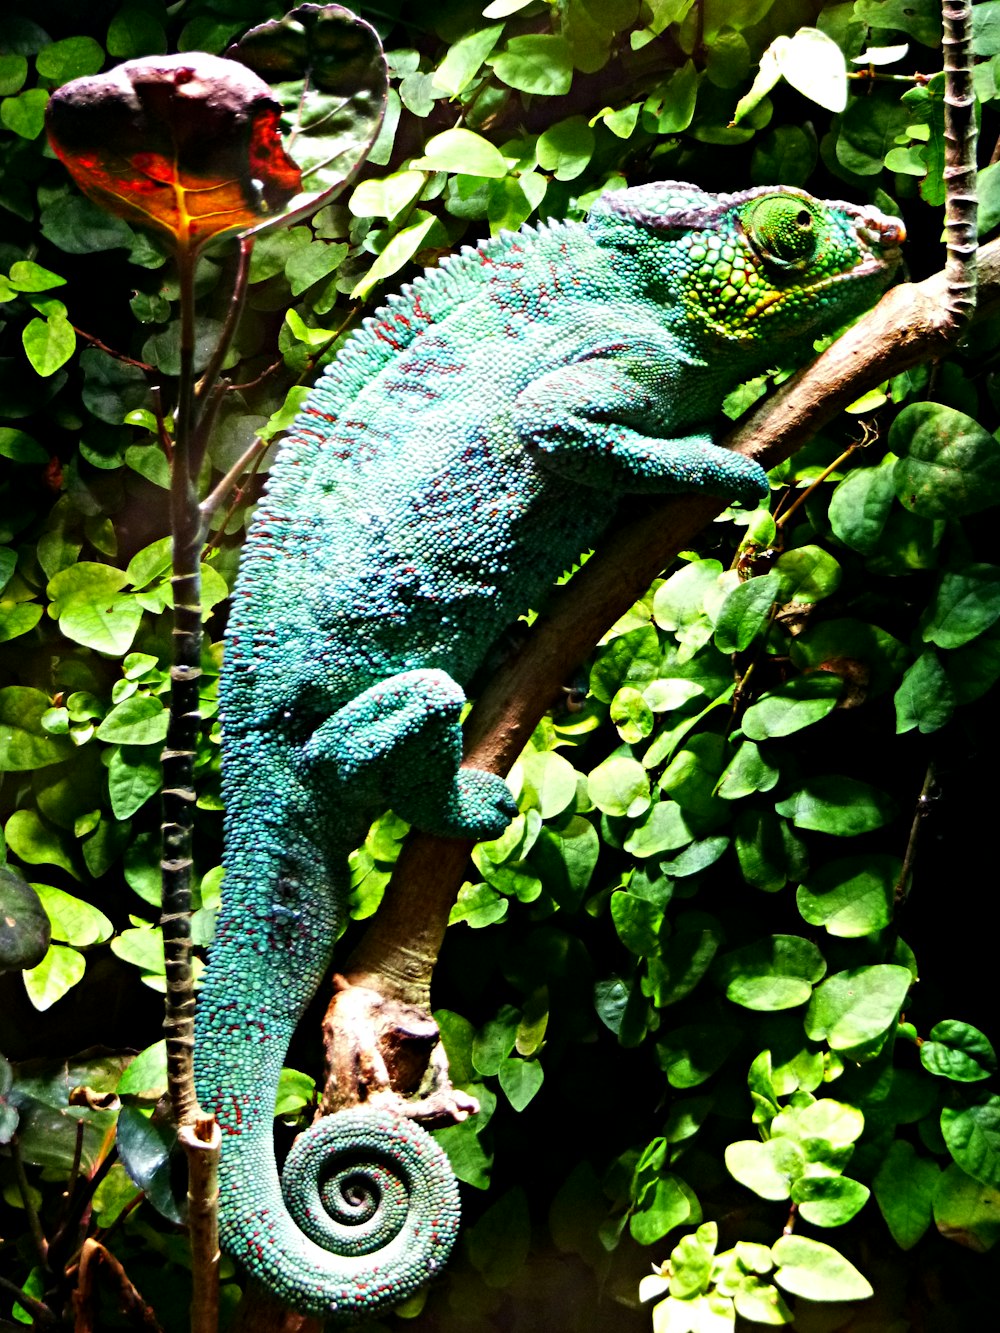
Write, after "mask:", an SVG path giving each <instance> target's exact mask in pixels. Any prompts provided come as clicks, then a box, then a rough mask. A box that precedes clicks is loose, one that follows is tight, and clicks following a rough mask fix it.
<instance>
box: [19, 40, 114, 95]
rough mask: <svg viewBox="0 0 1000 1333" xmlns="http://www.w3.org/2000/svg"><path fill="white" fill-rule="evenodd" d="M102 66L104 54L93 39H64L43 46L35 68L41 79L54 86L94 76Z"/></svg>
mask: <svg viewBox="0 0 1000 1333" xmlns="http://www.w3.org/2000/svg"><path fill="white" fill-rule="evenodd" d="M103 64H104V52H103V50H102V49H101V47H100V44H99V43H98V42H95V41H94V39H93V37H65V38H63V40H62V41H61V42H52V43H51V44H50V45H49V46H43V47H42V49H41V50H40V51H39V53H38V57H37V59H36V60H35V66H36V68H37V69H38V72H39V74H41V75H42V77H43V78H46V79H51V80H52V82H53V83H55V84H62V83H68V82H69V80H70V79H82V78H83V77H84V75H86V74H96V73H97V71H98V70H99V69H100V68H101V66H102V65H103Z"/></svg>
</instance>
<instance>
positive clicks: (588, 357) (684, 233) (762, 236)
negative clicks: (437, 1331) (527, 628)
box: [195, 182, 902, 1321]
mask: <svg viewBox="0 0 1000 1333" xmlns="http://www.w3.org/2000/svg"><path fill="white" fill-rule="evenodd" d="M901 239H902V228H901V227H900V225H899V224H898V223H897V222H896V221H895V220H893V219H891V218H886V217H884V216H882V215H881V214H879V213H876V212H875V211H874V210H859V209H856V208H854V207H852V206H851V205H849V204H843V203H821V202H819V201H817V200H814V199H812V198H811V197H810V196H808V195H805V194H803V193H802V192H800V191H796V190H790V189H781V188H773V189H761V190H753V191H748V192H746V193H744V194H736V195H729V196H724V195H709V194H705V193H703V192H702V191H700V190H698V189H697V188H696V187H694V186H690V185H683V184H679V183H677V182H664V183H660V184H653V185H645V186H640V187H638V188H635V189H629V190H623V191H621V192H618V193H612V194H607V195H604V196H602V198H601V199H600V200H599V201H598V202H597V204H596V205H595V207H594V209H593V211H592V213H591V215H590V217H589V219H588V221H587V222H586V223H585V224H583V223H553V224H548V225H545V226H542V227H539V228H537V229H531V228H524V229H523V230H522V231H520V232H518V233H516V234H507V233H505V234H502V235H500V236H497V237H495V238H494V239H492V240H490V241H487V242H485V243H484V244H482V245H481V246H479V247H477V248H476V249H471V248H466V249H464V250H463V251H462V252H461V253H460V254H459V255H457V256H455V257H454V258H452V259H450V260H446V261H445V262H444V263H443V264H442V265H441V266H440V268H438V269H436V270H433V271H430V272H427V273H426V274H424V275H423V276H422V277H420V278H418V279H417V280H416V281H415V282H414V283H413V284H412V286H409V287H406V288H404V290H403V292H402V294H401V295H398V296H393V297H390V298H389V301H388V303H387V304H386V305H385V306H384V307H383V308H382V309H380V310H379V311H378V312H377V313H376V314H375V315H374V317H373V318H371V319H368V320H366V321H365V324H364V326H363V328H362V329H361V330H360V331H359V332H358V333H357V334H356V335H355V336H354V337H352V338H351V339H350V340H349V341H348V342H347V343H346V344H345V346H344V348H343V350H342V351H341V353H340V355H339V356H338V358H337V360H336V361H335V363H334V364H333V365H332V366H331V367H330V368H329V369H328V370H327V371H326V373H325V374H324V375H323V377H322V378H321V380H320V381H319V383H318V384H317V385H316V387H315V388H314V389H313V391H312V392H311V393H310V395H309V397H308V399H307V401H306V404H305V407H304V409H303V411H302V413H301V415H300V416H299V418H298V420H297V421H296V423H295V425H294V427H293V429H292V431H291V434H290V435H289V437H288V439H287V440H286V441H285V443H284V445H283V446H282V449H281V451H280V454H279V457H278V459H277V462H276V463H275V466H274V469H273V471H272V473H271V477H270V481H269V483H268V488H267V492H266V495H265V497H264V499H263V500H262V502H261V504H260V506H259V508H258V510H257V514H256V516H255V518H254V521H253V525H252V527H251V530H250V534H249V537H248V539H247V544H246V549H245V551H244V555H243V562H242V566H241V570H240V576H239V582H238V584H237V588H236V593H235V595H234V599H233V606H232V614H231V618H230V625H229V631H228V636H227V642H226V654H225V670H224V676H223V684H222V718H223V758H224V795H225V802H226V857H225V865H226V880H225V889H224V894H223V907H222V911H221V913H220V918H219V924H218V930H217V934H216V938H215V943H214V944H213V946H212V952H211V958H210V963H209V968H208V972H207V978H206V983H205V986H204V989H203V991H202V994H201V998H200V1001H199V1005H198V1016H197V1043H196V1051H195V1067H196V1076H197V1087H198V1095H199V1098H200V1100H201V1103H202V1105H203V1106H204V1107H206V1108H208V1109H211V1110H212V1111H214V1113H215V1114H216V1115H217V1116H218V1119H219V1122H220V1124H221V1126H222V1130H223V1135H224V1142H223V1154H222V1168H221V1228H222V1238H223V1244H224V1246H225V1248H226V1249H227V1250H228V1251H229V1253H230V1254H232V1255H233V1256H235V1257H236V1258H237V1259H238V1260H240V1261H241V1262H242V1263H243V1265H244V1266H245V1267H246V1268H247V1269H248V1270H249V1271H250V1272H252V1273H253V1274H255V1275H256V1276H258V1277H259V1278H261V1279H262V1280H263V1281H264V1282H265V1283H266V1284H267V1285H268V1286H269V1287H271V1288H272V1289H273V1291H274V1292H275V1293H276V1294H277V1295H278V1296H279V1297H280V1298H282V1299H283V1300H284V1301H285V1302H286V1303H287V1304H289V1305H291V1306H293V1307H294V1308H296V1309H299V1310H302V1311H304V1312H307V1313H312V1314H318V1315H323V1316H326V1317H327V1318H333V1319H339V1320H341V1321H353V1320H357V1319H358V1318H360V1317H363V1316H365V1315H368V1314H376V1313H378V1312H379V1311H381V1310H384V1309H385V1308H387V1307H389V1306H391V1305H393V1304H396V1303H398V1302H399V1301H400V1300H402V1299H403V1298H405V1297H406V1296H407V1295H408V1294H410V1293H411V1292H412V1291H414V1290H415V1289H416V1288H417V1287H419V1286H420V1285H421V1284H422V1283H423V1282H425V1281H426V1280H427V1278H428V1277H429V1276H430V1275H431V1274H432V1273H434V1272H435V1271H436V1270H437V1269H438V1268H440V1266H441V1265H442V1264H443V1262H444V1260H445V1258H446V1257H447V1254H448V1251H449V1249H450V1246H451V1244H452V1242H453V1240H454V1236H455V1233H456V1230H457V1226H458V1205H457V1191H456V1187H455V1183H454V1180H453V1178H452V1176H451V1173H450V1171H449V1169H448V1167H447V1163H446V1161H445V1159H444V1157H443V1155H442V1154H441V1152H440V1150H439V1149H438V1148H437V1147H436V1146H435V1144H434V1142H433V1140H432V1139H431V1138H430V1137H429V1136H427V1135H426V1134H424V1133H423V1132H422V1131H421V1130H419V1129H417V1128H415V1127H414V1126H412V1125H411V1124H409V1123H408V1122H406V1121H405V1120H403V1119H401V1118H397V1117H395V1116H391V1115H386V1114H373V1113H371V1112H367V1111H351V1112H342V1113H340V1114H339V1115H337V1116H334V1117H331V1118H330V1119H328V1120H327V1121H324V1122H322V1123H321V1124H320V1125H318V1126H314V1127H313V1128H312V1129H311V1130H309V1131H307V1133H306V1134H305V1135H303V1136H302V1137H301V1138H300V1140H299V1141H298V1143H297V1145H296V1149H295V1150H294V1154H293V1158H294V1160H292V1159H290V1166H291V1168H292V1169H291V1172H290V1173H289V1172H288V1171H286V1182H285V1189H286V1194H287V1195H288V1198H289V1202H288V1204H287V1205H286V1202H285V1200H284V1198H283V1196H282V1190H281V1185H280V1184H279V1181H278V1176H277V1171H276V1168H275V1161H274V1147H273V1140H272V1123H273V1108H274V1102H275V1094H276V1088H277V1083H278V1075H279V1071H280V1069H281V1066H282V1061H283V1058H284V1056H285V1052H286V1049H287V1046H288V1042H289V1039H290V1037H291V1034H292V1031H293V1028H294V1026H295V1024H296V1022H297V1021H298V1018H299V1016H300V1015H301V1013H302V1011H303V1009H304V1007H305V1005H306V1003H307V1002H308V1000H309V999H310V997H311V996H312V994H313V992H314V991H315V989H316V988H317V986H318V985H319V984H320V982H321V980H322V978H323V975H324V973H325V971H326V969H327V967H328V965H329V961H330V950H331V943H332V941H333V940H334V939H335V938H336V936H337V931H338V923H339V921H340V919H341V917H342V914H343V912H344V904H345V899H346V897H347V894H348V891H349V882H348V876H347V867H346V858H347V855H348V853H349V852H350V851H351V849H352V848H354V847H355V846H357V845H358V844H359V843H360V842H361V840H362V839H363V837H364V834H365V830H366V828H367V826H368V824H369V822H370V821H371V819H372V817H373V815H374V814H375V813H377V812H378V811H379V810H380V809H383V808H385V807H387V806H391V807H392V808H393V809H394V810H395V811H396V812H397V813H398V814H399V815H401V816H402V817H403V818H405V819H407V820H409V821H410V822H412V823H413V824H415V825H417V826H418V827H420V828H422V829H425V830H428V831H431V832H434V833H439V834H443V835H446V836H447V835H453V836H466V837H473V838H493V837H496V836H498V835H499V834H500V833H501V832H502V830H503V829H504V828H505V827H506V825H507V823H508V821H509V819H510V818H511V817H512V815H513V813H514V805H513V802H512V800H511V797H510V793H509V791H508V789H507V786H506V784H505V783H504V782H503V781H502V780H501V779H500V778H498V777H495V776H493V775H491V774H488V773H484V772H479V771H476V770H471V769H460V768H459V763H460V761H461V757H462V740H461V733H460V730H459V726H458V717H459V713H460V711H461V708H462V705H463V703H464V699H465V696H464V694H463V690H462V685H463V684H464V683H465V682H466V681H467V680H468V678H469V676H470V674H471V673H472V671H473V670H474V669H475V668H476V666H477V665H478V664H479V663H480V662H481V660H482V659H483V657H484V655H485V653H486V652H487V650H488V649H489V647H490V646H491V644H492V643H493V642H494V640H495V639H496V638H497V636H498V634H499V633H500V632H501V631H502V630H503V628H504V627H505V625H506V624H507V623H509V621H511V620H512V619H513V618H514V617H515V616H516V615H517V614H518V613H519V612H521V611H523V610H524V609H525V608H526V607H528V606H529V605H531V604H532V603H533V602H537V599H538V598H539V596H540V595H541V594H542V593H543V592H544V590H545V588H546V587H547V586H548V585H549V584H550V583H551V581H552V580H553V578H554V577H555V576H556V575H558V574H559V573H560V572H561V571H562V570H563V569H565V568H566V567H568V566H569V565H570V564H571V563H572V562H573V561H574V560H575V559H576V558H577V557H578V556H579V554H580V552H581V551H583V550H585V549H587V548H588V547H590V546H591V545H592V544H593V543H594V541H595V539H596V538H597V536H598V535H599V533H600V532H601V530H602V528H603V527H604V526H605V525H606V523H607V521H608V520H609V518H610V517H611V515H612V513H613V512H614V509H615V506H616V503H617V501H618V499H619V497H620V496H622V495H623V494H626V493H629V492H651V491H654V492H665V491H688V490H694V489H702V490H707V491H710V492H713V493H715V494H718V495H722V496H726V497H733V498H739V499H742V500H751V501H752V500H754V499H756V497H757V496H759V495H761V494H763V493H765V492H766V489H767V483H766V479H765V477H764V474H763V472H761V470H760V469H759V468H758V467H757V465H756V464H754V463H752V462H750V461H749V460H748V459H746V458H744V457H741V456H740V455H738V454H733V453H730V452H728V451H726V450H723V449H720V448H718V447H717V446H716V445H714V444H713V443H712V440H711V436H710V434H709V433H708V429H709V425H710V423H711V420H712V418H713V417H714V416H715V415H716V414H717V413H718V409H719V406H720V403H721V401H722V398H723V396H724V395H725V394H726V393H727V392H728V391H729V390H730V389H731V388H732V387H734V386H735V385H736V384H738V383H739V382H740V381H741V380H742V379H745V378H747V377H749V376H750V375H752V374H755V373H758V372H759V371H760V370H762V369H763V368H765V367H766V366H767V365H768V364H769V363H771V362H773V361H774V359H775V358H776V356H777V355H778V349H779V345H780V343H781V342H782V341H784V342H786V343H787V342H790V341H794V340H797V341H799V342H800V343H801V342H802V341H803V340H807V339H809V338H810V337H813V336H816V335H818V334H820V333H823V332H826V331H829V330H831V329H834V328H836V327H837V326H839V325H840V324H842V323H844V322H845V321H846V320H847V319H848V318H850V317H851V316H853V315H854V314H856V313H858V312H860V311H861V310H863V309H864V308H865V307H866V306H868V305H870V304H871V303H872V302H873V301H874V300H875V298H876V296H877V295H878V294H879V292H880V291H881V290H882V289H883V287H884V286H885V285H886V283H887V281H888V279H889V276H890V275H891V272H892V269H893V267H894V266H895V263H896V260H897V257H898V244H899V241H900V240H901ZM331 1124H332V1125H333V1128H332V1129H331V1128H329V1126H330V1125H331ZM329 1139H332V1140H334V1142H333V1143H328V1140H329ZM345 1147H346V1148H347V1149H349V1153H348V1158H349V1166H348V1168H347V1171H348V1176H349V1177H350V1180H351V1181H352V1182H354V1183H353V1184H349V1186H348V1189H347V1196H346V1197H347V1203H346V1204H345V1203H344V1198H343V1196H342V1192H341V1190H340V1189H339V1185H338V1180H339V1177H338V1176H337V1175H336V1174H334V1175H333V1176H330V1177H329V1179H327V1176H328V1175H329V1170H330V1169H332V1170H333V1172H334V1173H336V1172H337V1171H338V1170H339V1168H338V1167H337V1166H336V1165H334V1166H333V1167H332V1168H329V1169H328V1168H327V1167H324V1165H323V1163H324V1161H325V1159H326V1155H327V1152H328V1151H336V1152H339V1151H340V1150H341V1149H343V1148H345ZM367 1150H370V1152H371V1154H372V1155H373V1157H374V1166H373V1172H374V1176H373V1182H372V1184H371V1187H370V1200H369V1201H368V1202H371V1205H372V1207H371V1208H369V1206H368V1202H366V1203H364V1204H357V1205H356V1206H354V1205H352V1203H351V1200H354V1199H356V1198H360V1194H359V1190H360V1186H358V1185H357V1183H356V1177H357V1174H358V1172H359V1171H360V1170H361V1167H360V1165H359V1163H360V1160H361V1157H362V1156H363V1154H364V1152H365V1151H367ZM303 1170H305V1172H306V1174H308V1173H309V1172H312V1173H313V1175H314V1176H315V1175H317V1174H318V1175H320V1176H322V1177H323V1178H324V1179H323V1181H322V1182H321V1184H320V1185H319V1186H318V1187H317V1185H316V1184H315V1181H314V1182H313V1183H312V1184H311V1185H309V1184H308V1183H307V1182H306V1183H304V1182H303V1181H302V1179H301V1177H302V1174H303ZM289 1174H291V1176H292V1178H293V1179H292V1183H291V1184H289V1183H288V1180H287V1176H288V1175H289ZM411 1191H412V1193H411ZM407 1195H409V1199H408V1201H407V1197H406V1196H407ZM379 1198H381V1200H382V1201H383V1202H384V1203H385V1205H386V1207H387V1209H388V1211H389V1213H390V1214H391V1219H390V1221H389V1223H388V1238H382V1237H381V1233H379V1232H378V1231H377V1230H376V1229H375V1223H374V1222H373V1221H372V1219H371V1217H370V1215H369V1214H370V1212H371V1210H372V1208H374V1202H373V1201H374V1200H376V1199H379ZM328 1209H332V1210H333V1211H334V1213H336V1214H337V1215H338V1220H334V1221H331V1220H329V1219H328V1218H326V1217H325V1213H326V1211H327V1210H328ZM293 1214H294V1218H293ZM352 1215H353V1217H354V1225H355V1226H356V1227H357V1228H358V1230H357V1233H356V1235H355V1237H354V1238H353V1239H351V1238H350V1233H351V1221H350V1218H351V1216H352ZM345 1218H346V1219H347V1220H346V1221H345ZM294 1219H298V1220H297V1221H296V1220H294ZM383 1247H384V1248H383Z"/></svg>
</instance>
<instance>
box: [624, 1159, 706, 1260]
mask: <svg viewBox="0 0 1000 1333" xmlns="http://www.w3.org/2000/svg"><path fill="white" fill-rule="evenodd" d="M690 1218H691V1198H690V1196H689V1194H688V1192H687V1191H686V1190H685V1188H684V1182H683V1181H681V1180H680V1179H679V1178H678V1177H677V1176H674V1175H664V1176H660V1177H659V1179H657V1180H656V1181H655V1182H654V1184H653V1187H652V1189H647V1190H646V1191H645V1192H644V1194H643V1196H642V1199H641V1200H640V1202H639V1203H638V1205H637V1206H636V1208H635V1209H634V1210H633V1212H632V1215H631V1216H630V1217H629V1221H628V1229H629V1232H630V1234H631V1236H632V1239H633V1240H634V1241H635V1242H636V1243H637V1244H638V1245H655V1244H656V1242H657V1241H658V1240H662V1239H663V1237H664V1236H666V1235H667V1234H668V1232H671V1231H673V1229H674V1227H679V1226H683V1225H684V1223H685V1222H687V1221H689V1220H690Z"/></svg>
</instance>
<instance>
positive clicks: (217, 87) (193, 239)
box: [46, 52, 300, 250]
mask: <svg viewBox="0 0 1000 1333" xmlns="http://www.w3.org/2000/svg"><path fill="white" fill-rule="evenodd" d="M279 112H280V108H279V106H278V103H277V102H276V101H275V100H274V97H273V96H272V93H271V90H270V88H269V87H268V85H267V84H266V83H264V81H263V80H262V79H260V78H258V77H257V75H256V74H254V73H252V72H251V71H250V70H248V69H246V68H245V67H244V66H243V65H240V64H238V63H237V62H236V61H234V60H224V59H222V58H221V57H219V56H212V55H205V54H204V53H202V52H190V53H185V54H182V55H174V56H146V57H143V58H142V59H141V60H129V61H126V62H125V63H124V64H122V65H118V66H116V68H115V69H112V70H109V71H108V72H107V73H106V74H97V75H94V76H93V77H91V78H85V79H74V80H73V81H72V82H71V83H67V84H64V85H63V87H62V88H59V89H58V90H57V91H56V92H55V93H53V95H52V97H51V98H50V100H49V104H48V108H47V111H46V125H47V129H48V134H49V140H50V142H51V144H52V147H53V149H54V150H55V152H56V154H57V155H58V156H59V158H60V160H61V161H62V162H63V163H64V164H65V166H66V167H67V169H68V170H69V172H70V174H71V175H72V176H73V179H74V180H75V181H76V183H77V184H78V185H79V186H80V188H81V189H82V190H83V191H84V193H85V194H87V195H89V197H90V198H91V199H93V201H94V202H95V203H97V204H99V205H100V206H101V207H102V208H105V209H107V210H108V211H109V212H111V213H116V214H117V215H118V216H119V217H123V218H125V219H126V220H127V221H129V222H133V223H137V224H138V225H140V226H146V227H153V228H155V229H156V230H158V231H160V232H166V233H167V235H169V236H170V237H171V238H172V239H173V240H174V242H175V244H176V245H177V246H178V247H180V248H181V249H192V250H194V249H197V248H198V247H199V246H201V245H204V243H205V242H206V241H208V240H210V239H211V238H212V237H213V236H218V235H219V234H220V233H222V232H226V231H232V230H233V229H235V228H240V229H242V228H245V227H249V226H252V225H253V224H254V223H256V222H259V221H260V219H261V218H262V217H266V216H267V215H268V214H269V213H273V212H276V211H277V210H279V209H281V208H283V207H284V206H285V204H286V203H287V202H288V201H289V199H291V198H292V197H293V196H294V195H295V194H297V193H298V191H299V183H300V173H299V169H298V167H297V166H296V165H295V163H294V162H293V161H292V159H291V158H290V157H289V156H288V155H287V153H286V152H285V150H284V148H283V147H282V143H281V139H280V136H279V134H278V116H279Z"/></svg>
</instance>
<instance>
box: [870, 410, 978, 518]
mask: <svg viewBox="0 0 1000 1333" xmlns="http://www.w3.org/2000/svg"><path fill="white" fill-rule="evenodd" d="M889 448H890V449H891V450H892V452H893V453H896V454H899V455H901V457H900V459H899V462H898V463H897V464H896V469H895V472H894V474H893V483H894V485H895V488H896V494H897V495H898V496H899V499H900V501H901V502H902V503H903V504H904V505H905V506H906V508H907V509H910V510H912V511H913V513H915V514H919V515H920V516H921V517H922V518H960V517H961V516H962V515H963V514H977V513H978V512H979V511H980V510H981V509H988V508H989V507H990V506H991V505H994V504H996V503H997V501H998V500H1000V456H998V451H997V445H996V441H995V440H994V439H993V437H992V435H990V434H989V433H988V432H987V431H985V430H983V428H982V426H980V425H979V423H978V422H976V421H974V420H973V419H972V417H968V416H966V415H965V413H964V412H957V411H956V410H955V409H954V408H953V407H944V406H943V405H942V404H941V403H911V404H910V406H909V407H904V408H903V410H902V412H900V414H899V416H898V417H897V418H896V420H895V421H894V422H893V423H892V428H891V430H890V431H889Z"/></svg>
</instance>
